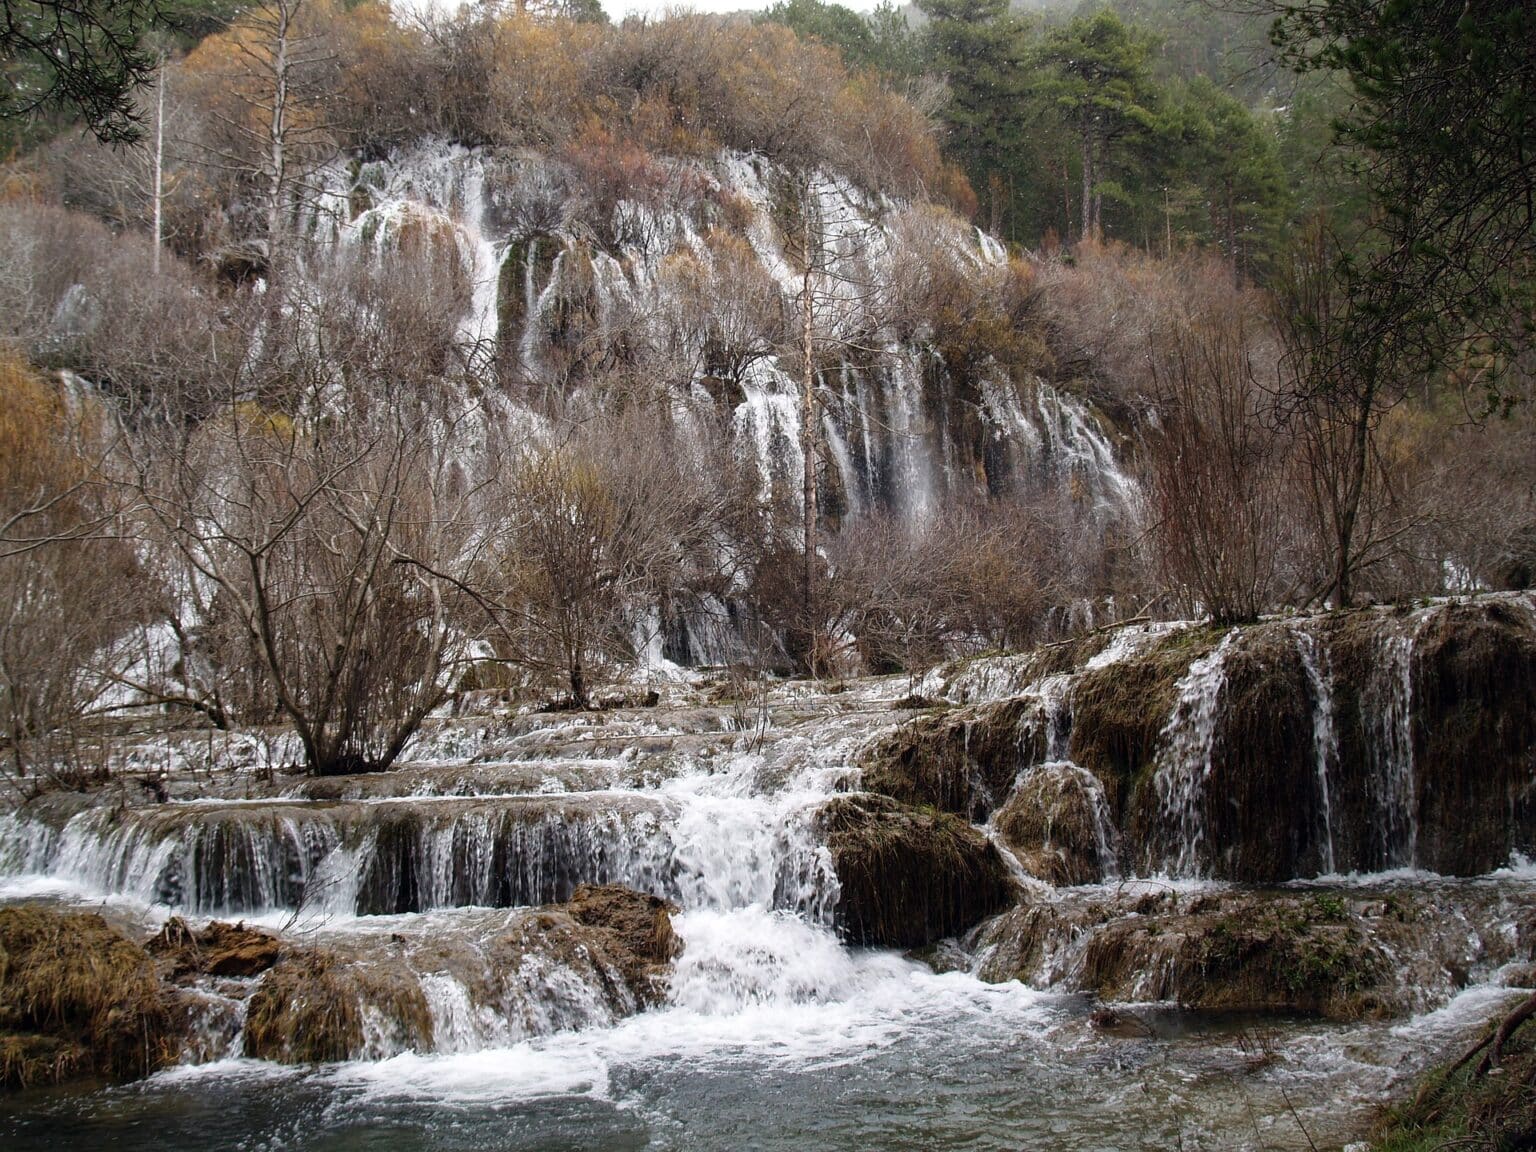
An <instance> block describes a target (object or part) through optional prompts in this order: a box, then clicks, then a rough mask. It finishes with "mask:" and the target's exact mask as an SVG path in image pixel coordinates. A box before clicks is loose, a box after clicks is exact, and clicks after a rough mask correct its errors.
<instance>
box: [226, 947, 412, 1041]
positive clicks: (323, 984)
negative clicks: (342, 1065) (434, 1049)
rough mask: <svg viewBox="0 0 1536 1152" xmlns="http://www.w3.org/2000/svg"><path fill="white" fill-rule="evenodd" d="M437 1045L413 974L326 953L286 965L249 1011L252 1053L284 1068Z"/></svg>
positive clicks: (265, 982)
mask: <svg viewBox="0 0 1536 1152" xmlns="http://www.w3.org/2000/svg"><path fill="white" fill-rule="evenodd" d="M369 1030H371V1031H372V1032H373V1033H374V1034H373V1035H369V1034H368V1032H369ZM431 1040H432V1017H431V1014H430V1012H429V1011H428V1008H427V999H426V996H425V995H424V994H423V992H422V990H421V985H420V983H419V982H418V980H417V978H416V976H415V974H414V973H412V972H411V971H410V970H409V969H407V968H405V967H404V966H403V965H391V964H388V963H368V964H359V963H350V962H348V961H347V960H346V959H345V958H343V957H341V956H339V955H337V954H335V953H333V952H329V951H325V950H322V949H315V950H305V951H299V952H294V953H292V954H290V955H288V956H286V957H284V958H283V959H282V960H281V961H279V962H278V964H277V965H276V966H275V967H273V968H272V969H271V970H270V971H269V972H268V973H267V974H266V976H265V977H264V978H263V979H262V982H261V984H260V985H258V986H257V988H256V990H255V991H254V992H253V993H252V994H251V997H250V1002H249V1007H248V1008H247V1011H246V1020H245V1054H246V1055H247V1056H251V1057H254V1058H256V1059H259V1060H273V1061H276V1062H277V1063H279V1064H311V1063H321V1062H326V1061H336V1060H356V1059H359V1058H361V1057H363V1056H365V1055H371V1056H375V1057H378V1056H385V1055H391V1054H393V1053H394V1052H399V1051H405V1050H409V1049H414V1050H416V1051H429V1050H430V1049H431Z"/></svg>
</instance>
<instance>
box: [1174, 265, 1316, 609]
mask: <svg viewBox="0 0 1536 1152" xmlns="http://www.w3.org/2000/svg"><path fill="white" fill-rule="evenodd" d="M1180 303H1181V304H1182V307H1179V308H1177V309H1176V310H1175V312H1174V315H1173V317H1172V323H1170V324H1168V325H1167V326H1165V327H1163V328H1162V329H1161V330H1159V331H1157V332H1156V333H1155V334H1154V336H1153V337H1152V339H1153V349H1152V372H1153V379H1154V381H1155V386H1156V400H1157V406H1158V407H1157V411H1158V421H1157V424H1156V426H1155V427H1153V428H1151V429H1149V430H1148V432H1147V444H1148V455H1149V466H1150V473H1151V491H1152V498H1153V504H1154V512H1153V516H1154V525H1153V527H1154V535H1155V539H1156V541H1157V547H1158V554H1159V557H1160V559H1161V563H1162V568H1163V572H1164V574H1165V579H1166V580H1167V581H1168V582H1169V584H1170V587H1172V588H1181V589H1186V590H1187V592H1188V595H1190V596H1191V597H1192V598H1193V605H1198V606H1200V607H1202V608H1204V610H1205V611H1206V612H1208V613H1209V614H1210V615H1211V616H1212V617H1213V618H1214V619H1215V620H1216V621H1218V622H1220V623H1233V622H1236V621H1245V620H1254V619H1257V618H1258V615H1259V613H1260V612H1262V611H1264V610H1265V609H1267V608H1269V607H1271V606H1273V605H1274V604H1275V603H1276V602H1277V600H1284V599H1285V598H1287V596H1288V593H1289V592H1290V589H1289V588H1288V587H1286V586H1285V583H1284V581H1285V576H1286V573H1285V558H1286V556H1287V554H1288V553H1289V551H1290V549H1291V547H1292V546H1293V543H1294V525H1293V518H1294V517H1293V514H1294V506H1293V503H1292V501H1291V499H1290V495H1291V486H1292V483H1293V479H1294V475H1295V471H1294V469H1293V467H1292V457H1291V446H1290V444H1289V443H1288V442H1287V438H1286V437H1285V436H1284V435H1283V434H1281V433H1280V432H1278V431H1277V429H1276V428H1275V426H1274V422H1273V420H1272V419H1267V418H1266V413H1267V411H1268V409H1269V408H1270V404H1269V397H1268V395H1267V394H1266V393H1265V392H1264V391H1263V389H1262V386H1261V384H1260V381H1261V380H1267V379H1268V377H1269V375H1270V373H1271V372H1272V370H1273V369H1272V365H1273V362H1274V359H1275V350H1274V342H1273V338H1272V337H1271V336H1270V335H1269V333H1268V332H1267V331H1266V329H1265V326H1264V325H1263V323H1262V319H1261V315H1262V314H1261V312H1260V311H1259V309H1258V308H1256V307H1255V306H1254V304H1253V302H1252V301H1251V300H1249V299H1245V297H1244V294H1243V293H1241V292H1240V291H1239V290H1238V288H1237V286H1236V285H1235V284H1234V283H1232V282H1231V280H1230V276H1229V274H1228V273H1227V272H1225V271H1224V270H1223V269H1221V268H1218V267H1217V266H1215V265H1209V266H1207V268H1206V269H1205V270H1204V273H1203V276H1202V277H1201V278H1200V280H1198V281H1197V282H1196V283H1195V284H1193V285H1191V286H1190V288H1189V289H1188V290H1187V291H1186V292H1185V293H1184V299H1183V300H1182V301H1181V302H1180Z"/></svg>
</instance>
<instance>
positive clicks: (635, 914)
mask: <svg viewBox="0 0 1536 1152" xmlns="http://www.w3.org/2000/svg"><path fill="white" fill-rule="evenodd" d="M566 910H567V911H568V912H569V913H570V916H571V919H573V920H575V921H576V922H577V923H578V924H582V925H584V926H585V927H587V928H589V929H592V930H594V931H597V932H601V933H604V934H605V935H606V937H607V939H608V948H607V950H608V951H609V953H610V954H611V955H612V956H613V957H614V959H615V961H616V963H617V964H618V966H619V968H620V970H621V971H622V972H623V973H624V978H625V982H626V983H627V984H628V985H629V987H630V989H631V990H632V991H633V992H634V993H635V995H636V997H637V998H639V999H640V1000H641V1001H642V1002H646V1003H649V1002H654V1001H657V1000H659V999H660V996H661V994H662V992H663V990H664V988H665V979H666V973H667V969H668V967H669V966H670V965H671V963H672V961H673V960H675V959H676V958H677V956H678V955H679V954H680V953H681V952H682V950H683V943H682V941H681V940H679V939H678V938H677V934H676V933H674V932H673V931H672V915H671V914H672V913H674V912H676V911H677V905H675V904H672V903H669V902H668V901H666V900H662V899H660V898H658V897H656V896H649V895H647V894H646V893H644V892H636V891H635V890H634V889H632V888H625V887H622V886H621V885H618V884H601V885H598V884H583V885H582V886H581V887H579V888H577V889H576V891H575V893H574V894H573V895H572V896H571V899H570V901H569V903H568V904H567V905H566Z"/></svg>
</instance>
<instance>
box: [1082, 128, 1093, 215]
mask: <svg viewBox="0 0 1536 1152" xmlns="http://www.w3.org/2000/svg"><path fill="white" fill-rule="evenodd" d="M1093 238H1095V237H1094V225H1093V137H1092V136H1090V135H1089V133H1088V131H1087V130H1086V129H1084V131H1083V234H1082V239H1084V240H1089V239H1093Z"/></svg>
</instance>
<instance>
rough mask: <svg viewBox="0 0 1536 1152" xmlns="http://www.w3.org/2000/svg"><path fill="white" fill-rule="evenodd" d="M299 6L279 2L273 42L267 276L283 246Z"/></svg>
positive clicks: (272, 274)
mask: <svg viewBox="0 0 1536 1152" xmlns="http://www.w3.org/2000/svg"><path fill="white" fill-rule="evenodd" d="M296 7H297V5H296V4H294V3H292V2H291V0H279V2H278V4H277V5H276V11H275V16H276V20H277V26H276V35H275V36H274V37H273V43H272V115H271V119H270V122H269V124H268V140H267V143H268V148H269V152H268V165H269V171H268V172H267V276H268V282H269V284H270V283H271V280H272V278H273V277H275V275H276V272H277V268H278V264H279V259H280V250H281V247H282V231H283V194H284V192H285V191H286V190H287V184H288V152H287V145H288V32H289V27H290V24H291V22H292V19H293V12H294V9H295V8H296Z"/></svg>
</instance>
